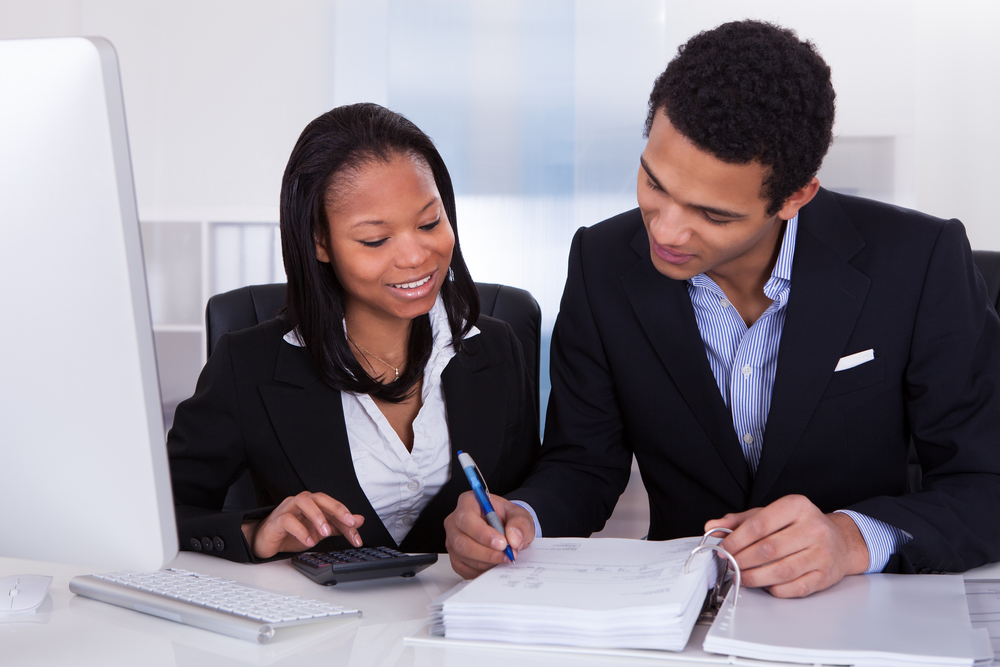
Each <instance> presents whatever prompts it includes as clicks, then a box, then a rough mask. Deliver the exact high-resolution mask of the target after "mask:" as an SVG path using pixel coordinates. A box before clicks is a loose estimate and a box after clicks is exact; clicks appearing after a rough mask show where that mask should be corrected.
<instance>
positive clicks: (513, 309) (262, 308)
mask: <svg viewBox="0 0 1000 667" xmlns="http://www.w3.org/2000/svg"><path fill="white" fill-rule="evenodd" d="M476 288H477V289H478V290H479V303H480V312H481V313H482V314H483V315H488V316H490V317H495V318H497V319H499V320H503V321H505V322H507V323H508V324H509V325H510V326H511V328H512V329H513V330H514V335H516V336H517V339H518V341H520V343H521V348H522V349H523V350H524V362H525V365H526V366H527V367H528V374H529V376H530V378H531V383H532V386H531V392H532V396H533V398H534V403H535V418H536V420H537V418H538V414H539V404H538V369H539V360H540V356H541V340H542V331H541V329H542V310H541V308H539V307H538V302H537V301H535V298H534V297H533V296H531V293H530V292H528V291H526V290H523V289H519V288H517V287H510V286H509V285H497V284H494V283H476ZM284 305H285V284H284V283H274V284H270V285H250V286H248V287H240V288H238V289H234V290H232V291H229V292H225V293H223V294H216V295H215V296H213V297H212V298H210V299H209V300H208V306H207V307H206V308H205V333H206V334H207V335H206V338H207V339H208V354H209V356H211V354H212V350H214V349H215V344H216V343H217V342H218V341H219V337H220V336H222V334H224V333H227V332H230V331H239V330H240V329H247V328H249V327H252V326H254V325H256V324H259V323H261V322H264V321H265V320H269V319H271V318H272V317H274V316H275V315H277V314H278V311H279V310H281V309H282V308H283V307H284ZM254 507H256V499H255V498H254V492H253V483H252V482H251V480H250V473H249V472H246V473H244V474H243V475H242V476H241V477H240V478H239V479H238V480H237V481H236V483H235V484H233V485H232V486H231V487H229V493H228V494H227V495H226V501H225V503H224V505H223V510H224V511H227V512H229V511H237V510H246V509H252V508H254Z"/></svg>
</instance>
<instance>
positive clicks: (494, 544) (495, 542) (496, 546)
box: [491, 537, 507, 551]
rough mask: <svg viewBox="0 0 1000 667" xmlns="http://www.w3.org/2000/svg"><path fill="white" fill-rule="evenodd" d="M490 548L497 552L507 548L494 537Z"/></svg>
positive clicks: (501, 541)
mask: <svg viewBox="0 0 1000 667" xmlns="http://www.w3.org/2000/svg"><path fill="white" fill-rule="evenodd" d="M491 546H492V547H493V548H494V549H496V550H497V551H503V550H504V549H506V548H507V543H506V542H504V541H503V540H501V539H500V538H499V537H494V538H493V542H492V543H491Z"/></svg>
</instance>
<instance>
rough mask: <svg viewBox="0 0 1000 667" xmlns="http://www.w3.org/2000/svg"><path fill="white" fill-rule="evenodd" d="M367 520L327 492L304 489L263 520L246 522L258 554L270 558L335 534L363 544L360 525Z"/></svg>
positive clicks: (246, 531) (354, 542)
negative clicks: (311, 491)
mask: <svg viewBox="0 0 1000 667" xmlns="http://www.w3.org/2000/svg"><path fill="white" fill-rule="evenodd" d="M364 521H365V518H364V517H363V516H361V515H360V514H351V513H350V511H348V509H347V508H346V507H344V505H343V504H342V503H340V502H338V501H336V500H334V499H333V498H331V497H330V496H328V495H326V494H325V493H310V492H308V491H303V492H302V493H300V494H299V495H297V496H289V497H288V498H285V499H284V500H283V501H282V502H281V504H280V505H278V506H277V507H276V508H274V511H273V512H271V513H270V514H269V515H268V516H267V518H265V519H264V520H262V521H260V522H259V523H245V524H243V534H244V535H246V538H247V543H248V544H249V545H250V548H251V549H253V554H254V556H256V557H257V558H270V557H271V556H273V555H275V554H276V553H279V552H281V551H305V550H306V549H309V548H312V547H314V546H316V543H317V542H319V541H320V540H322V539H324V538H327V537H330V536H331V535H343V536H344V537H346V538H347V540H348V541H349V542H350V543H351V544H353V545H354V546H356V547H360V546H361V536H360V535H358V528H359V527H360V526H361V524H362V523H364Z"/></svg>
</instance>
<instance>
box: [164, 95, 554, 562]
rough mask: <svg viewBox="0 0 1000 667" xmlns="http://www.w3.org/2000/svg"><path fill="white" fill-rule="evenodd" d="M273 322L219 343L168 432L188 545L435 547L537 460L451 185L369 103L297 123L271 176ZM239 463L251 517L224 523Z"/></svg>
mask: <svg viewBox="0 0 1000 667" xmlns="http://www.w3.org/2000/svg"><path fill="white" fill-rule="evenodd" d="M281 240H282V256H283V259H284V264H285V272H286V274H287V276H288V293H287V299H286V302H287V307H286V309H285V310H284V311H283V312H282V314H281V315H279V317H277V318H275V319H273V320H270V321H268V322H264V323H262V324H260V325H258V326H256V327H253V328H251V329H246V330H244V331H239V332H234V333H231V334H227V335H225V336H223V337H222V338H221V339H220V340H219V342H218V344H217V345H216V348H215V350H214V352H213V353H212V356H211V358H210V359H209V361H208V363H207V364H206V366H205V369H204V370H203V371H202V374H201V377H200V378H199V380H198V386H197V389H196V390H195V394H194V396H192V397H191V398H190V399H188V400H187V401H184V402H183V403H181V404H180V405H179V406H178V408H177V412H176V415H175V418H174V425H173V428H172V429H171V431H170V434H169V436H168V442H167V449H168V453H169V456H170V466H171V476H172V483H173V492H174V502H175V508H176V512H177V523H178V532H179V537H180V543H181V548H182V549H192V550H198V551H208V552H209V553H212V554H215V555H219V556H222V557H224V558H228V559H230V560H237V561H244V562H247V561H249V562H256V561H259V560H264V559H269V558H272V557H280V556H281V555H282V554H287V553H288V552H297V551H302V550H305V549H313V550H330V549H337V548H344V547H347V546H351V545H354V546H361V545H362V544H364V545H367V546H391V547H397V548H400V549H401V550H403V551H411V552H412V551H436V552H441V551H444V529H443V526H442V522H443V520H444V518H445V517H446V516H447V515H448V514H449V513H450V512H451V511H452V510H453V509H454V508H455V504H456V501H457V498H458V495H459V494H460V493H462V492H463V491H466V490H468V485H467V482H466V481H465V479H464V475H463V473H462V472H461V467H460V466H459V465H458V463H457V457H456V454H455V452H457V451H458V450H460V449H461V450H464V451H466V452H468V453H469V454H471V455H472V457H473V458H474V459H475V461H476V462H477V463H478V465H479V467H480V469H481V471H482V473H483V475H484V477H485V478H486V480H487V482H488V484H489V486H490V488H491V490H492V491H494V492H496V493H501V494H502V493H505V492H507V491H510V490H512V489H515V488H517V487H518V486H519V485H520V483H521V482H522V481H523V479H524V478H525V477H526V475H527V472H528V470H530V468H531V465H532V463H533V462H534V459H535V457H536V454H537V451H538V425H537V423H536V422H537V420H536V415H535V411H534V409H533V402H532V400H531V398H530V393H529V392H530V389H529V387H530V381H529V375H528V373H527V370H526V368H525V365H524V359H523V355H522V353H521V348H520V345H519V344H518V341H517V339H516V337H515V336H514V333H513V331H512V330H511V329H510V327H509V326H508V325H507V324H506V323H503V322H501V321H499V320H494V319H491V318H488V317H485V316H483V317H480V316H479V301H478V295H477V292H476V288H475V285H474V283H473V282H472V278H471V276H470V275H469V271H468V268H467V267H466V265H465V261H464V260H463V259H462V254H461V251H460V247H459V243H458V229H457V226H456V215H455V196H454V191H453V189H452V185H451V178H450V176H449V175H448V171H447V169H446V167H445V165H444V162H443V161H442V160H441V156H440V155H439V154H438V152H437V150H436V149H435V148H434V145H433V143H432V142H431V141H430V139H429V138H428V137H427V136H426V135H425V134H424V133H423V132H421V131H420V130H419V129H418V128H417V127H416V126H415V125H413V123H411V122H409V121H408V120H406V119H405V118H403V117H402V116H400V115H398V114H395V113H393V112H391V111H389V110H387V109H384V108H382V107H380V106H378V105H375V104H356V105H349V106H345V107H339V108H337V109H334V110H333V111H330V112H328V113H326V114H323V115H322V116H320V117H319V118H317V119H316V120H314V121H313V122H312V123H310V124H309V125H308V126H307V127H306V129H305V130H304V131H303V133H302V135H301V136H300V137H299V140H298V142H297V143H296V146H295V148H294V149H293V151H292V155H291V157H290V159H289V162H288V166H287V167H286V169H285V174H284V177H283V179H282V188H281ZM247 468H249V470H250V475H251V478H252V480H253V485H254V491H255V494H256V497H257V500H258V503H257V504H258V509H256V510H253V511H249V512H223V511H222V506H223V502H224V500H225V496H226V492H227V490H228V488H229V486H230V485H231V484H232V483H233V482H234V481H235V480H236V479H237V478H238V477H239V476H240V475H241V474H242V473H243V471H244V470H246V469H247Z"/></svg>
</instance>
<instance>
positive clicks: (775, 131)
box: [644, 20, 836, 215]
mask: <svg viewBox="0 0 1000 667" xmlns="http://www.w3.org/2000/svg"><path fill="white" fill-rule="evenodd" d="M835 97H836V95H835V93H834V91H833V84H832V83H831V81H830V68H829V66H828V65H827V64H826V62H824V61H823V58H822V57H821V56H820V55H819V53H818V52H817V50H816V47H815V46H813V44H812V43H811V42H808V41H806V42H803V41H801V40H799V38H798V36H796V34H795V33H794V32H792V31H791V30H787V29H785V28H781V27H779V26H776V25H773V24H770V23H765V22H762V21H750V20H747V21H735V22H733V23H725V24H723V25H721V26H719V27H718V28H715V29H714V30H709V31H706V32H702V33H699V34H697V35H695V36H694V37H692V38H691V39H690V40H688V42H687V44H684V45H683V46H681V47H680V48H679V49H678V50H677V56H675V57H674V59H673V60H671V61H670V64H668V65H667V69H666V70H665V71H664V72H663V74H661V75H660V76H659V77H658V78H657V79H656V83H655V84H654V85H653V92H652V93H650V96H649V115H648V116H647V117H646V130H645V133H644V136H646V137H649V131H650V129H651V128H652V126H653V118H654V117H655V116H656V114H657V113H658V112H659V111H660V110H661V109H662V110H663V112H664V113H666V115H667V117H668V118H669V119H670V123H671V124H672V125H673V126H674V127H675V128H676V129H677V130H678V131H679V132H680V133H681V134H683V135H684V136H686V137H687V138H688V139H690V140H691V141H692V142H694V144H695V145H696V146H698V147H699V148H701V149H702V150H705V151H708V152H709V153H712V154H713V155H715V156H716V157H717V158H719V159H720V160H723V161H725V162H730V163H734V164H746V163H749V162H751V161H754V160H756V161H758V162H759V163H761V164H763V165H764V166H766V167H769V168H770V173H769V176H768V177H767V179H766V180H765V182H764V191H763V192H762V196H763V197H764V198H765V199H767V200H768V201H769V202H770V203H769V205H768V215H773V214H774V213H777V212H778V210H780V209H781V207H782V205H783V204H784V202H785V201H786V200H787V199H788V197H789V196H791V195H792V193H794V192H795V191H796V190H798V189H799V188H801V187H802V186H804V185H806V184H807V183H808V182H809V180H810V179H811V178H812V177H813V176H815V175H816V172H817V171H818V170H819V167H820V164H822V162H823V156H825V155H826V151H827V150H828V149H829V147H830V142H831V141H832V140H833V117H834V99H835Z"/></svg>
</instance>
